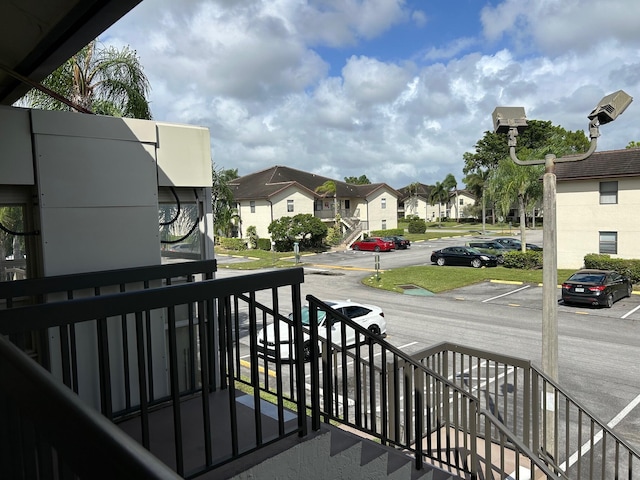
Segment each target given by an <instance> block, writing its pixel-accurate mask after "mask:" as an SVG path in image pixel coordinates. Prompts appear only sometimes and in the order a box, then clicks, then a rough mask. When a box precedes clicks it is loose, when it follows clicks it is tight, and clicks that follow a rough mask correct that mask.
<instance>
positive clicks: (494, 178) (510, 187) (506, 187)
mask: <svg viewBox="0 0 640 480" xmlns="http://www.w3.org/2000/svg"><path fill="white" fill-rule="evenodd" d="M543 173H544V167H543V166H542V165H535V166H528V167H526V168H523V167H521V166H519V165H516V164H515V163H514V162H513V161H512V160H511V159H510V158H505V159H503V160H500V162H499V163H498V168H496V169H495V170H494V171H493V172H492V173H491V178H490V179H489V185H490V189H491V191H492V192H493V195H494V198H495V199H496V206H499V207H500V209H501V210H502V212H508V211H509V210H510V208H511V205H513V202H514V201H517V202H518V210H519V212H520V239H521V242H522V251H523V252H524V251H526V239H525V235H526V233H525V227H526V207H527V205H531V204H532V203H535V202H537V201H539V199H540V197H541V196H542V190H541V188H540V177H541V176H542V174H543Z"/></svg>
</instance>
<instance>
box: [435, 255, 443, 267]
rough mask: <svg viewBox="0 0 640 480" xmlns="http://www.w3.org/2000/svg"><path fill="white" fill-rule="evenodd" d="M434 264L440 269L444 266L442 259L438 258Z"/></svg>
mask: <svg viewBox="0 0 640 480" xmlns="http://www.w3.org/2000/svg"><path fill="white" fill-rule="evenodd" d="M436 263H437V264H438V265H440V266H441V267H442V266H443V265H444V257H440V258H438V259H437V260H436Z"/></svg>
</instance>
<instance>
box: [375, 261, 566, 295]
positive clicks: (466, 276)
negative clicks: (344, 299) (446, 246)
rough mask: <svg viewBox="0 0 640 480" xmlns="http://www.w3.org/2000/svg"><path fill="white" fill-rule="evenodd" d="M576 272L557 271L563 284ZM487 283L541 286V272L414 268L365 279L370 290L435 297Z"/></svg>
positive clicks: (509, 269) (465, 268)
mask: <svg viewBox="0 0 640 480" xmlns="http://www.w3.org/2000/svg"><path fill="white" fill-rule="evenodd" d="M573 272H574V270H562V269H561V270H558V279H559V281H560V283H561V282H562V281H564V280H565V279H566V278H568V277H569V275H571V274H572V273H573ZM486 280H501V281H511V282H523V283H542V270H515V269H513V268H504V267H495V268H470V267H434V266H424V265H421V266H412V267H403V268H396V269H393V270H386V271H384V272H381V273H380V274H379V275H378V277H376V275H375V274H373V275H370V276H368V277H366V278H365V279H364V280H363V281H362V283H363V284H364V285H366V286H368V287H373V288H380V289H383V290H389V291H392V292H398V293H402V292H403V291H404V290H403V289H402V288H400V285H416V286H418V287H421V288H424V289H425V290H429V291H430V292H433V293H439V292H445V291H447V290H453V289H454V288H460V287H464V286H467V285H473V284H476V283H480V282H484V281H486Z"/></svg>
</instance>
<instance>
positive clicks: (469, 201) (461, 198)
mask: <svg viewBox="0 0 640 480" xmlns="http://www.w3.org/2000/svg"><path fill="white" fill-rule="evenodd" d="M453 201H454V202H455V197H454V198H453ZM475 203H476V199H475V198H474V197H471V196H470V195H467V194H466V193H458V209H457V210H456V209H455V208H454V209H453V210H452V212H451V214H452V216H455V215H456V213H457V215H458V217H457V218H465V215H464V211H465V210H466V209H467V207H468V206H470V205H471V206H473V205H474V204H475Z"/></svg>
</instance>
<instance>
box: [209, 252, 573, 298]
mask: <svg viewBox="0 0 640 480" xmlns="http://www.w3.org/2000/svg"><path fill="white" fill-rule="evenodd" d="M216 255H233V256H242V257H246V258H249V259H250V260H249V261H245V262H241V263H234V264H229V265H220V268H231V269H236V270H257V269H260V268H274V267H276V268H288V267H293V266H296V263H295V260H294V256H293V253H292V252H267V251H265V250H244V251H235V250H222V249H220V248H219V247H216ZM305 263H306V262H305V256H304V253H302V255H301V257H300V263H299V264H298V266H304V265H305ZM573 272H574V270H558V280H559V282H560V283H562V282H563V281H564V280H565V279H566V278H568V277H569V275H571V274H572V273H573ZM485 280H502V281H513V282H524V283H542V270H515V269H513V268H504V267H492V268H471V267H449V266H446V267H435V266H424V265H420V266H411V267H403V268H396V269H392V270H385V271H382V272H380V274H379V276H378V278H376V276H375V274H372V275H370V276H368V277H365V278H364V280H363V281H362V283H363V284H364V285H366V286H369V287H373V288H380V289H383V290H389V291H392V292H398V293H403V292H404V290H403V289H402V288H400V285H416V286H418V287H421V288H424V289H425V290H429V291H430V292H433V293H438V292H444V291H446V290H452V289H454V288H460V287H464V286H465V285H472V284H474V283H479V282H483V281H485Z"/></svg>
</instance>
